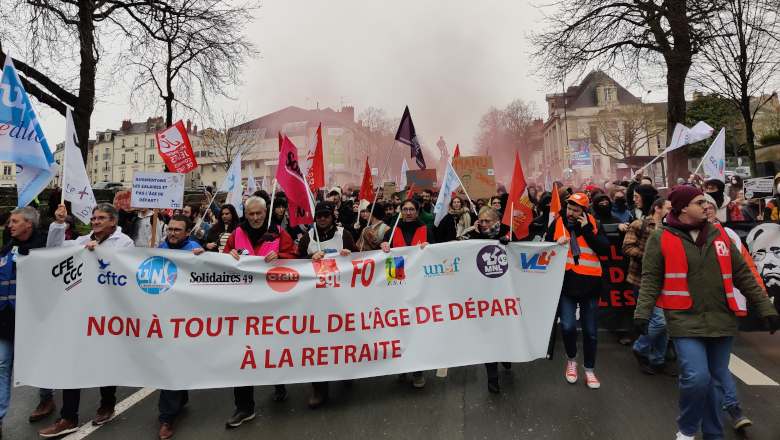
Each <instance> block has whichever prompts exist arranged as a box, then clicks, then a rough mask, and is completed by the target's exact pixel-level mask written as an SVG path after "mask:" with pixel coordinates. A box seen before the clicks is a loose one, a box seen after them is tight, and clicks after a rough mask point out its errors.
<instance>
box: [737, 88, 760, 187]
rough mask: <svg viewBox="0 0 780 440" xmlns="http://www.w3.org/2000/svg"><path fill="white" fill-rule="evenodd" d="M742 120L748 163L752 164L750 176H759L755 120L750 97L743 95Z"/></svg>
mask: <svg viewBox="0 0 780 440" xmlns="http://www.w3.org/2000/svg"><path fill="white" fill-rule="evenodd" d="M741 111H742V119H744V120H745V137H746V138H747V150H748V161H749V162H750V175H751V176H752V177H756V176H758V173H757V172H756V134H755V132H754V131H753V118H751V117H750V97H749V96H747V94H745V93H743V94H742V109H741Z"/></svg>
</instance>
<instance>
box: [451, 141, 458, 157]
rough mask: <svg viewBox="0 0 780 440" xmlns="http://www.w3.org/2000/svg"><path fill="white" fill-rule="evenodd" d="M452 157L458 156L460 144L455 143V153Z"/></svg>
mask: <svg viewBox="0 0 780 440" xmlns="http://www.w3.org/2000/svg"><path fill="white" fill-rule="evenodd" d="M452 157H460V144H456V145H455V154H453V155H452Z"/></svg>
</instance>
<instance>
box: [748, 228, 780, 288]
mask: <svg viewBox="0 0 780 440" xmlns="http://www.w3.org/2000/svg"><path fill="white" fill-rule="evenodd" d="M746 242H747V245H748V251H749V252H750V255H751V256H752V257H753V260H754V261H755V262H756V268H757V269H758V273H759V274H761V279H762V280H763V281H764V284H765V285H766V290H767V293H769V295H770V296H778V298H775V301H779V300H780V224H777V223H764V224H761V225H759V226H756V227H755V228H753V229H752V230H751V231H750V233H748V236H747V240H746Z"/></svg>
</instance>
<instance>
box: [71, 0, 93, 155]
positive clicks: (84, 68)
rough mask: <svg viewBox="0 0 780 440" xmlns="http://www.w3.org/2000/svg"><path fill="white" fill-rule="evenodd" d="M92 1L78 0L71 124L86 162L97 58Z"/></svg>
mask: <svg viewBox="0 0 780 440" xmlns="http://www.w3.org/2000/svg"><path fill="white" fill-rule="evenodd" d="M93 8H94V3H93V2H91V1H89V0H78V19H79V27H78V29H79V42H80V43H81V45H80V48H79V56H80V58H81V64H80V66H79V95H78V105H77V106H76V107H75V108H74V109H73V125H74V127H75V128H76V137H78V140H79V149H80V150H81V158H82V159H83V160H84V163H87V155H88V154H89V122H90V119H91V118H92V112H93V111H94V110H95V76H96V72H97V60H96V59H95V23H94V21H93V18H94V12H95V11H94V9H93Z"/></svg>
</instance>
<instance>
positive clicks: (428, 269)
mask: <svg viewBox="0 0 780 440" xmlns="http://www.w3.org/2000/svg"><path fill="white" fill-rule="evenodd" d="M458 263H460V257H455V258H454V259H453V260H452V261H451V262H449V263H448V262H447V260H444V261H442V262H441V264H432V265H430V266H423V269H425V278H431V277H442V276H447V275H455V274H456V273H457V272H458Z"/></svg>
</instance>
